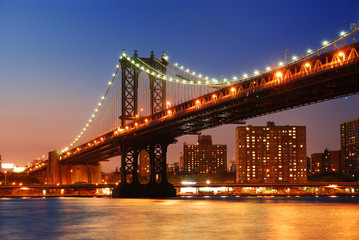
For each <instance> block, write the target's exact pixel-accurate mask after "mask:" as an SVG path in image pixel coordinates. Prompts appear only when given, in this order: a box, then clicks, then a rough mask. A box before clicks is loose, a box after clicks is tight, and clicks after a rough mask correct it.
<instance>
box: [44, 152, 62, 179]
mask: <svg viewBox="0 0 359 240" xmlns="http://www.w3.org/2000/svg"><path fill="white" fill-rule="evenodd" d="M59 156H60V154H59V152H58V151H52V152H49V160H48V164H47V184H54V185H55V184H57V183H60V165H59Z"/></svg>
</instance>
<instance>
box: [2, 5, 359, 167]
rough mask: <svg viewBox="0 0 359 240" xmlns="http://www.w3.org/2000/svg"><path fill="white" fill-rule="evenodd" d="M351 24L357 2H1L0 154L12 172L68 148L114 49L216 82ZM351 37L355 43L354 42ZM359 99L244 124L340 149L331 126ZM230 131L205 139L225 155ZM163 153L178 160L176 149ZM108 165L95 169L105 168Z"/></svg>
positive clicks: (358, 16)
mask: <svg viewBox="0 0 359 240" xmlns="http://www.w3.org/2000/svg"><path fill="white" fill-rule="evenodd" d="M358 21H359V2H358V1H341V2H338V1H259V0H257V1H208V0H207V1H202V0H199V1H67V0H65V1H57V0H54V1H40V0H34V1H25V0H19V1H6V0H0V153H1V154H2V156H3V159H4V161H6V162H13V163H15V164H18V165H20V166H21V165H24V164H25V163H27V162H29V161H31V160H33V159H37V158H38V157H41V156H42V155H43V154H47V152H48V151H50V150H54V149H62V148H63V147H64V146H66V145H68V143H70V142H71V141H72V140H73V139H74V137H75V136H76V134H77V133H78V132H79V130H81V129H82V127H83V125H84V123H85V122H86V121H87V119H88V117H89V116H90V114H91V112H92V111H93V108H94V106H96V104H97V101H98V98H99V96H102V95H103V94H104V92H105V90H106V88H107V85H106V83H107V81H108V80H109V78H111V74H112V72H113V70H114V66H115V65H116V63H117V60H118V56H119V55H120V54H121V51H122V49H123V48H125V49H126V50H127V51H128V52H130V53H132V52H133V50H134V49H137V50H138V52H139V54H140V55H141V56H147V55H149V53H150V51H152V50H154V51H155V53H157V56H160V54H161V52H162V51H166V53H167V55H168V56H169V57H170V59H171V60H172V61H176V62H179V63H181V64H183V65H185V66H188V67H189V68H191V69H194V70H196V71H201V72H203V73H206V74H208V75H210V76H213V77H217V78H219V77H220V76H221V75H224V76H226V77H232V76H233V75H242V74H243V73H244V72H253V70H255V69H259V70H261V69H264V68H265V66H267V65H273V64H276V63H278V62H279V61H283V60H284V49H289V50H288V56H289V57H290V56H292V55H301V54H304V53H305V51H306V49H308V48H312V49H315V48H316V47H319V46H320V44H321V42H322V41H323V40H332V39H335V38H337V36H338V34H339V32H340V31H342V30H347V31H348V30H349V24H350V23H351V22H358ZM356 38H359V36H356ZM358 105H359V96H358V95H356V96H351V97H349V98H348V99H347V100H345V99H337V100H332V101H328V102H325V103H320V104H315V105H312V106H308V107H304V108H299V109H296V110H290V111H286V112H283V113H277V114H272V115H268V116H265V117H261V118H257V119H253V120H249V121H247V122H248V123H249V124H252V125H264V124H265V123H266V121H275V122H276V123H277V125H280V124H294V125H305V126H307V149H308V155H309V154H311V153H314V152H322V151H324V149H325V147H328V148H329V149H333V150H336V149H339V146H340V138H339V124H340V122H343V121H346V120H349V119H352V118H355V117H357V116H358V115H359V108H358V107H357V106H358ZM234 129H235V126H234V125H228V126H224V127H220V128H217V129H214V130H207V131H205V132H204V134H212V135H213V141H214V143H217V144H228V158H229V159H232V158H233V157H234V154H235V153H234V149H235V148H234V144H235V133H234ZM178 140H179V141H178V143H177V144H175V145H172V146H170V148H169V154H168V158H169V162H174V161H178V154H179V152H180V151H182V149H183V142H187V143H195V142H196V137H195V136H187V137H182V138H179V139H178ZM116 165H119V163H118V162H117V161H111V162H110V163H106V164H105V166H104V170H105V171H111V170H112V169H114V166H116Z"/></svg>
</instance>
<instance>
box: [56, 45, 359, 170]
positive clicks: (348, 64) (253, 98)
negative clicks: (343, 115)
mask: <svg viewBox="0 0 359 240" xmlns="http://www.w3.org/2000/svg"><path fill="white" fill-rule="evenodd" d="M358 48H359V44H358V43H356V44H352V45H349V46H346V47H344V48H341V49H338V50H332V51H329V52H326V53H324V54H321V55H319V56H317V55H315V56H314V57H311V58H308V59H305V60H304V61H301V62H296V63H293V64H291V65H287V66H285V67H283V68H280V69H275V70H273V71H270V72H267V73H264V74H262V75H259V76H255V77H252V78H251V79H249V80H247V81H245V82H240V83H237V84H235V85H231V86H229V87H228V88H221V89H218V90H217V91H215V92H212V93H210V94H207V95H204V96H201V97H199V98H197V99H193V100H191V101H188V102H185V103H182V104H179V105H176V106H174V107H171V108H169V109H166V110H165V111H162V112H159V113H157V114H154V115H152V116H149V117H147V118H145V117H143V118H140V119H138V120H137V121H135V122H133V123H131V124H130V125H127V126H126V128H125V129H120V130H118V131H112V132H109V133H106V134H104V135H103V136H101V137H99V138H97V139H96V140H93V141H91V142H89V143H87V144H85V145H82V146H79V148H77V149H76V148H74V149H72V150H69V151H68V152H66V153H64V154H62V156H61V157H60V161H62V162H64V163H67V164H69V163H76V164H77V163H87V164H88V163H91V162H98V161H104V160H107V159H108V158H111V157H114V156H118V155H120V154H121V149H120V145H121V143H122V142H132V143H136V142H141V141H147V142H151V139H152V140H153V139H155V140H158V139H164V140H166V141H167V142H175V138H177V137H180V136H183V135H186V134H195V133H198V132H200V131H202V130H205V129H209V128H213V127H216V126H220V125H224V124H229V123H238V122H239V121H242V120H246V119H249V118H254V117H257V116H261V115H265V114H270V113H274V112H278V111H283V110H286V109H291V108H295V107H300V106H304V105H308V104H312V103H316V102H321V101H326V100H329V99H334V98H339V97H342V96H347V95H351V94H356V93H358V92H359V57H358V54H357V52H358ZM353 51H354V53H356V54H354V53H353ZM338 54H339V55H338ZM343 55H344V58H342V59H343V61H340V60H334V58H335V57H336V58H337V59H339V58H340V57H342V56H343ZM349 55H351V56H352V57H351V59H349ZM318 61H319V63H318ZM305 63H308V64H310V65H306V66H305V67H308V71H307V70H305V69H304V66H303V65H304V64H305ZM288 70H289V72H288ZM284 75H285V76H284Z"/></svg>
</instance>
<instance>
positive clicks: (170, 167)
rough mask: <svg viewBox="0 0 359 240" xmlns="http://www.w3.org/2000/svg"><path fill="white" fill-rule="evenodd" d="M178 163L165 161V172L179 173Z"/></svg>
mask: <svg viewBox="0 0 359 240" xmlns="http://www.w3.org/2000/svg"><path fill="white" fill-rule="evenodd" d="M179 165H180V164H179V163H178V162H175V163H167V172H168V173H175V174H177V173H179V169H180V168H179Z"/></svg>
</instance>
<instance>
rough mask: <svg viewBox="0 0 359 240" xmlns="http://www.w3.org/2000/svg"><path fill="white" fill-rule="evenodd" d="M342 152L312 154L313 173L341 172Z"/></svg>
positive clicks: (326, 150)
mask: <svg viewBox="0 0 359 240" xmlns="http://www.w3.org/2000/svg"><path fill="white" fill-rule="evenodd" d="M340 165H341V151H340V150H339V151H329V150H328V149H325V151H324V153H313V154H312V166H311V168H312V173H313V174H321V173H330V172H340Z"/></svg>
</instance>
